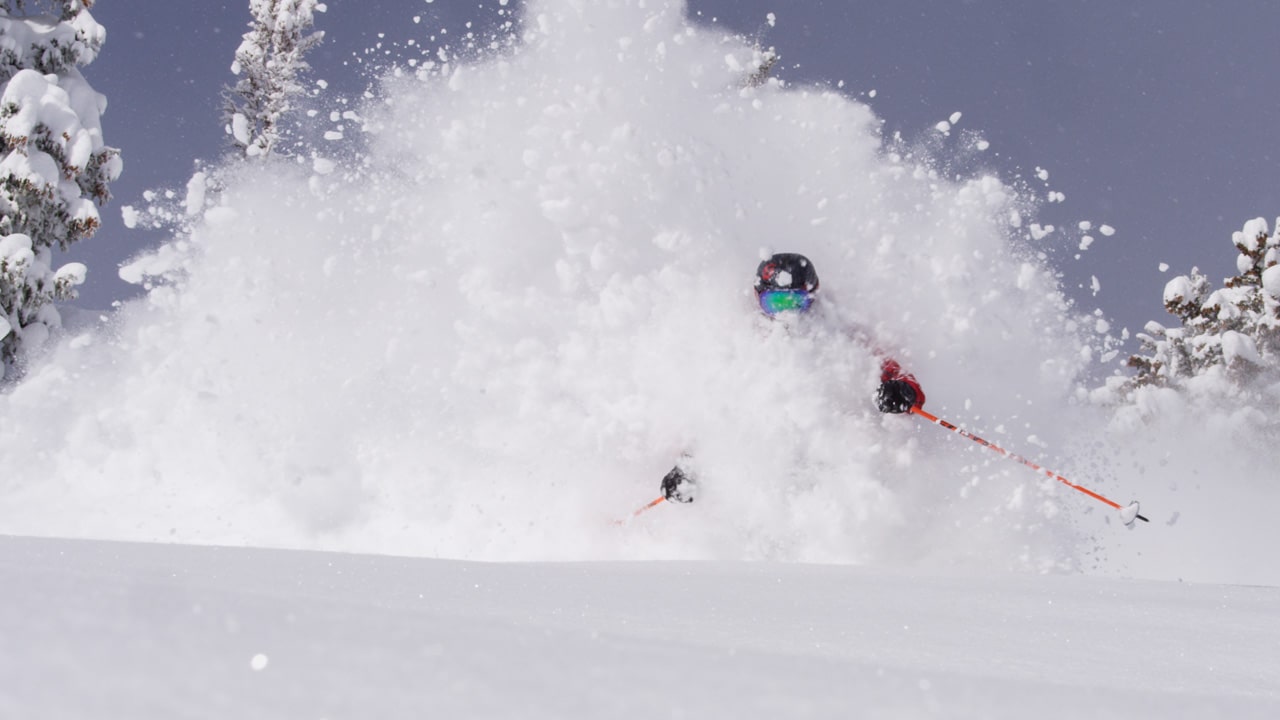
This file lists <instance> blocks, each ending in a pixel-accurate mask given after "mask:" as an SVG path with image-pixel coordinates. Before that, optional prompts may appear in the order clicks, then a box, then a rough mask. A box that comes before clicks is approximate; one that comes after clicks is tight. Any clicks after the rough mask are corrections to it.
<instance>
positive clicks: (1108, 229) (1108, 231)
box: [1098, 225, 1116, 237]
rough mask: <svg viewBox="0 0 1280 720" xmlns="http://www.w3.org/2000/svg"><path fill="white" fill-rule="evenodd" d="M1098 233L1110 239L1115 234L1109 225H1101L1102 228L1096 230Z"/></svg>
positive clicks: (1114, 230)
mask: <svg viewBox="0 0 1280 720" xmlns="http://www.w3.org/2000/svg"><path fill="white" fill-rule="evenodd" d="M1098 232H1100V233H1102V234H1103V235H1106V236H1107V237H1111V236H1112V235H1115V234H1116V229H1115V228H1113V227H1111V226H1110V225H1103V226H1102V227H1100V228H1098Z"/></svg>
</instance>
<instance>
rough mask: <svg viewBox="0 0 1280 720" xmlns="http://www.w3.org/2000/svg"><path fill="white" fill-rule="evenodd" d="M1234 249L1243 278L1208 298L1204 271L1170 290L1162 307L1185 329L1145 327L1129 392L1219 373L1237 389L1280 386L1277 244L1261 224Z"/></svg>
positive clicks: (1239, 236) (1250, 225) (1236, 238)
mask: <svg viewBox="0 0 1280 720" xmlns="http://www.w3.org/2000/svg"><path fill="white" fill-rule="evenodd" d="M1277 225H1280V219H1278V220H1277ZM1232 243H1233V244H1234V245H1235V248H1236V250H1237V251H1238V252H1239V253H1240V256H1239V257H1238V258H1236V268H1237V270H1238V271H1239V273H1238V274H1237V275H1235V276H1234V277H1231V278H1228V279H1227V280H1226V282H1225V284H1224V287H1223V288H1222V289H1220V290H1216V291H1211V288H1210V284H1209V281H1208V279H1207V278H1206V277H1205V276H1204V274H1203V273H1201V272H1200V271H1199V269H1192V271H1191V274H1190V275H1183V276H1179V277H1176V278H1174V279H1173V280H1171V281H1169V283H1168V284H1167V285H1166V286H1165V290H1164V306H1165V308H1166V309H1167V310H1168V311H1169V312H1170V313H1171V314H1173V315H1175V316H1177V318H1178V319H1179V320H1180V321H1181V325H1182V326H1181V327H1179V328H1165V327H1164V326H1163V325H1160V324H1159V323H1155V322H1151V323H1148V324H1147V326H1146V328H1145V330H1146V332H1145V333H1140V334H1139V335H1138V338H1139V340H1141V342H1142V354H1138V355H1134V356H1133V357H1131V358H1129V365H1130V367H1133V368H1136V369H1137V374H1136V375H1135V376H1134V377H1133V378H1131V379H1130V380H1129V382H1128V387H1127V388H1126V389H1129V390H1131V389H1133V388H1135V387H1141V386H1145V385H1156V386H1161V387H1178V386H1180V385H1182V384H1184V383H1185V381H1186V380H1188V379H1190V378H1194V377H1199V376H1202V375H1204V374H1206V373H1208V372H1213V371H1217V370H1218V369H1220V370H1221V372H1222V373H1223V375H1224V377H1226V378H1227V379H1228V380H1229V381H1230V382H1232V384H1233V385H1235V386H1236V387H1241V386H1243V385H1245V384H1247V383H1249V382H1251V381H1254V380H1258V379H1262V380H1265V381H1267V382H1280V238H1278V237H1277V235H1275V234H1273V233H1270V232H1268V229H1267V222H1266V220H1264V219H1262V218H1257V219H1254V220H1250V221H1249V222H1247V223H1245V225H1244V228H1243V229H1242V230H1241V231H1239V232H1236V233H1234V234H1233V235H1232Z"/></svg>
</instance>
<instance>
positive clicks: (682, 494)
mask: <svg viewBox="0 0 1280 720" xmlns="http://www.w3.org/2000/svg"><path fill="white" fill-rule="evenodd" d="M696 488H697V483H695V482H694V481H693V478H691V477H689V476H688V475H686V474H685V472H684V470H681V469H680V466H679V465H677V466H675V467H673V468H671V472H669V473H667V476H666V477H664V478H662V496H663V497H665V498H666V499H668V500H671V501H673V502H682V503H691V502H693V496H694V491H695V490H696Z"/></svg>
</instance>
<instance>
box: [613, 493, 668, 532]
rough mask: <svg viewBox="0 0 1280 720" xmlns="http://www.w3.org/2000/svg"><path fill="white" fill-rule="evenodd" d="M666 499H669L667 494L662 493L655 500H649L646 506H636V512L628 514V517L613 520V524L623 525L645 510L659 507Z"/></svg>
mask: <svg viewBox="0 0 1280 720" xmlns="http://www.w3.org/2000/svg"><path fill="white" fill-rule="evenodd" d="M666 499H667V498H666V497H665V496H661V495H660V496H658V497H657V498H656V499H654V500H650V501H649V504H647V505H644V506H642V507H639V508H636V510H635V512H633V513H631V514H630V515H628V516H627V517H625V518H623V519H621V520H614V521H613V524H614V525H621V524H623V523H625V522H627V521H628V520H631V519H632V518H635V517H637V516H639V515H640V514H641V513H644V512H645V511H647V510H649V509H650V508H655V507H657V506H658V505H660V504H661V503H662V502H663V501H665V500H666Z"/></svg>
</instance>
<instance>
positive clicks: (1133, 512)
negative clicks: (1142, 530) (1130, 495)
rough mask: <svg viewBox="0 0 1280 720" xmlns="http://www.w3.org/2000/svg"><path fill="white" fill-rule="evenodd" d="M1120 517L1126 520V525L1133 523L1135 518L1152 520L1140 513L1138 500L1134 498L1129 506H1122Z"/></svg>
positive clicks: (1144, 520)
mask: <svg viewBox="0 0 1280 720" xmlns="http://www.w3.org/2000/svg"><path fill="white" fill-rule="evenodd" d="M1120 519H1121V520H1123V521H1124V524H1125V525H1129V526H1132V525H1133V521H1134V520H1141V521H1142V522H1151V521H1150V520H1148V519H1146V518H1145V517H1143V516H1142V515H1141V514H1139V513H1138V501H1137V500H1134V501H1133V502H1131V503H1129V504H1128V505H1127V506H1125V507H1122V508H1120Z"/></svg>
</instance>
